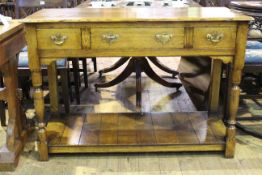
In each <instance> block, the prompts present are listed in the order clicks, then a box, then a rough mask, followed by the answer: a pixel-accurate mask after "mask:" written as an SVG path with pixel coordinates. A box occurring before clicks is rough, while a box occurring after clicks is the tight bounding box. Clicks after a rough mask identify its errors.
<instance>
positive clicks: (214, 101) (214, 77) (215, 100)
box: [208, 59, 222, 113]
mask: <svg viewBox="0 0 262 175" xmlns="http://www.w3.org/2000/svg"><path fill="white" fill-rule="evenodd" d="M221 69H222V61H221V60H216V59H215V60H212V65H211V81H210V86H209V100H208V101H209V102H208V105H209V107H208V111H209V113H218V106H219V94H220V93H219V92H220V80H221Z"/></svg>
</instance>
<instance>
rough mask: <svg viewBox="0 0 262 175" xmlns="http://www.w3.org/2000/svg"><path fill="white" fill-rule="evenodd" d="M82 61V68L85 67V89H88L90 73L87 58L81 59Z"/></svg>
mask: <svg viewBox="0 0 262 175" xmlns="http://www.w3.org/2000/svg"><path fill="white" fill-rule="evenodd" d="M80 60H81V61H82V66H83V75H84V83H85V88H88V73H87V64H86V58H81V59H80Z"/></svg>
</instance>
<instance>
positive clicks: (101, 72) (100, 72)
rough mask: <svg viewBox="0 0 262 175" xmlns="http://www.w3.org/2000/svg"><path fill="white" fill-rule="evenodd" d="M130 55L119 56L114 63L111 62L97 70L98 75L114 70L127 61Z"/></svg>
mask: <svg viewBox="0 0 262 175" xmlns="http://www.w3.org/2000/svg"><path fill="white" fill-rule="evenodd" d="M129 58H130V57H121V58H120V59H119V60H118V61H117V62H116V63H115V64H113V65H112V66H110V67H108V68H105V69H102V70H100V71H99V77H102V74H104V73H107V72H111V71H113V70H116V69H117V68H119V67H120V66H122V65H123V64H125V62H127V61H128V60H129Z"/></svg>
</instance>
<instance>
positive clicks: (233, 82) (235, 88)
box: [225, 22, 248, 158]
mask: <svg viewBox="0 0 262 175" xmlns="http://www.w3.org/2000/svg"><path fill="white" fill-rule="evenodd" d="M247 32H248V22H239V24H238V27H237V35H236V45H235V49H236V52H235V56H234V59H233V64H232V67H231V69H230V76H229V87H228V88H229V91H228V92H229V94H228V95H229V99H228V100H229V102H228V103H229V116H228V118H227V134H226V148H225V157H227V158H233V157H234V154H235V144H236V138H235V136H236V117H237V112H238V106H239V95H240V87H239V85H240V82H241V77H242V69H243V67H244V63H245V48H246V40H247Z"/></svg>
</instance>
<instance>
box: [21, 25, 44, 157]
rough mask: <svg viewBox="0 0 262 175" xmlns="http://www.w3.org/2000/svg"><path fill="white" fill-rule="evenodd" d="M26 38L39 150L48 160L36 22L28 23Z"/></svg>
mask: <svg viewBox="0 0 262 175" xmlns="http://www.w3.org/2000/svg"><path fill="white" fill-rule="evenodd" d="M26 40H27V43H28V44H29V45H28V56H29V68H30V70H31V75H32V84H33V87H34V106H35V112H36V117H37V120H38V131H37V132H38V139H39V140H38V141H39V143H38V151H39V159H40V160H41V161H47V160H48V146H47V136H46V123H45V120H44V116H45V109H44V97H43V90H42V72H41V60H40V57H39V55H38V49H37V32H36V27H35V25H34V24H27V25H26Z"/></svg>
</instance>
